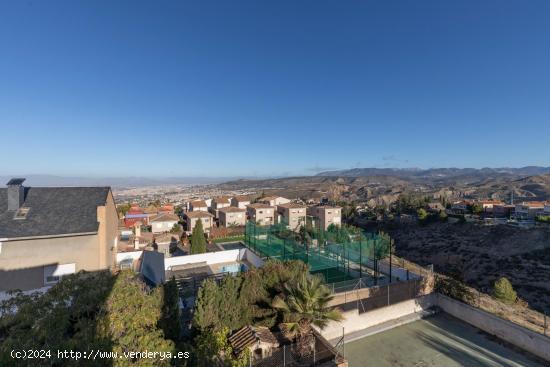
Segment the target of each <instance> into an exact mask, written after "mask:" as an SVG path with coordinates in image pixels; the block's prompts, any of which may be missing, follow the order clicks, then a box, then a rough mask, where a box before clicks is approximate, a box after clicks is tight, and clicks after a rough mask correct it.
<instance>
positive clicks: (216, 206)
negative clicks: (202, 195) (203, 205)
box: [210, 196, 231, 218]
mask: <svg viewBox="0 0 550 367" xmlns="http://www.w3.org/2000/svg"><path fill="white" fill-rule="evenodd" d="M228 206H231V200H230V198H229V197H227V196H220V197H217V198H214V199H212V206H211V207H210V213H212V214H214V217H215V218H219V216H218V211H219V210H220V209H221V208H227V207H228Z"/></svg>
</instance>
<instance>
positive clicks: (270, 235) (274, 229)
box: [245, 221, 391, 283]
mask: <svg viewBox="0 0 550 367" xmlns="http://www.w3.org/2000/svg"><path fill="white" fill-rule="evenodd" d="M245 244H246V246H247V247H248V248H250V249H251V250H253V251H254V252H256V253H257V254H258V255H259V256H261V257H262V258H264V259H277V260H302V261H303V262H304V263H306V264H308V266H309V268H310V272H311V273H312V274H320V275H322V276H323V278H324V280H325V282H326V283H335V282H342V281H346V280H351V279H357V278H367V277H371V278H373V279H374V283H376V282H377V280H378V279H381V278H384V275H383V274H381V272H380V271H379V269H378V260H379V259H381V258H385V257H386V256H387V255H388V254H389V251H390V248H391V239H390V238H389V236H386V235H383V234H382V235H381V234H376V233H368V234H367V233H363V232H361V231H359V230H357V228H353V227H342V228H338V227H333V228H329V230H320V229H317V228H312V227H308V226H304V227H301V228H300V229H299V230H296V231H292V230H289V229H288V226H287V225H286V224H285V223H279V224H275V225H269V226H261V225H258V224H256V223H254V222H252V221H248V222H247V224H246V229H245ZM390 273H391V271H390ZM390 279H391V278H390Z"/></svg>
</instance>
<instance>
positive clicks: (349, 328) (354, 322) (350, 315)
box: [319, 295, 433, 340]
mask: <svg viewBox="0 0 550 367" xmlns="http://www.w3.org/2000/svg"><path fill="white" fill-rule="evenodd" d="M432 305H433V303H432V295H427V296H422V297H418V298H415V299H411V300H408V301H404V302H399V303H396V304H394V305H391V306H387V307H382V308H378V309H375V310H372V311H369V312H365V313H359V310H352V311H348V312H344V313H343V315H344V321H342V322H330V323H329V324H328V325H327V326H326V327H325V328H324V329H323V330H320V331H319V332H320V333H321V335H323V337H325V338H326V339H328V340H331V339H336V338H338V337H341V336H342V328H344V329H343V331H344V332H345V334H346V335H347V334H350V333H353V332H355V331H359V330H363V329H366V328H369V327H371V326H375V325H378V324H382V323H384V322H387V321H391V320H395V319H398V318H400V317H403V316H407V315H410V314H414V313H418V312H422V311H424V310H427V309H428V308H429V307H430V306H432Z"/></svg>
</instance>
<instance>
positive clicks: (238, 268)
mask: <svg viewBox="0 0 550 367" xmlns="http://www.w3.org/2000/svg"><path fill="white" fill-rule="evenodd" d="M246 270H248V268H247V266H246V265H245V264H239V263H235V264H230V265H224V266H222V273H231V274H235V273H239V272H243V271H246Z"/></svg>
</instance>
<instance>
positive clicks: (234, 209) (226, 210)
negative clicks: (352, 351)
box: [220, 206, 246, 213]
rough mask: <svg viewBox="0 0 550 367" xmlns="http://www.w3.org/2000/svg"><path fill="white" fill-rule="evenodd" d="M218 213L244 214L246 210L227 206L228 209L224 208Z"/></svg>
mask: <svg viewBox="0 0 550 367" xmlns="http://www.w3.org/2000/svg"><path fill="white" fill-rule="evenodd" d="M220 212H224V213H244V212H246V209H243V208H237V207H235V206H228V207H225V208H221V209H220Z"/></svg>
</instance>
